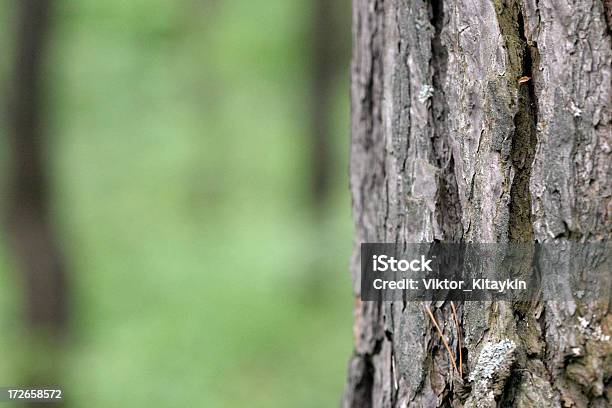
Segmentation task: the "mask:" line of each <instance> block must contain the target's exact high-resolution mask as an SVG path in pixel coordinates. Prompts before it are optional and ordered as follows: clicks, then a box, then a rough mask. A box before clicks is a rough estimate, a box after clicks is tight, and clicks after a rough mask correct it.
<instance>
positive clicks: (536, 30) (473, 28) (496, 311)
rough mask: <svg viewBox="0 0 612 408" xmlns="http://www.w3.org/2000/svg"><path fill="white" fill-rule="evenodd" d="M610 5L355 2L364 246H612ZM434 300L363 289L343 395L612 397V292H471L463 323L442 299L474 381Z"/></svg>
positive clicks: (575, 403)
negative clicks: (552, 297) (555, 242)
mask: <svg viewBox="0 0 612 408" xmlns="http://www.w3.org/2000/svg"><path fill="white" fill-rule="evenodd" d="M609 16H610V2H608V1H602V0H578V1H576V2H573V1H570V0H524V1H521V0H473V1H462V0H430V1H424V0H354V3H353V62H352V146H351V179H350V180H351V190H352V195H353V216H354V221H355V227H356V238H355V243H356V244H359V243H361V242H398V243H409V242H431V241H434V240H439V241H446V242H458V241H461V242H509V241H520V242H531V241H537V242H547V241H549V240H551V239H555V238H568V239H571V240H577V241H603V240H608V239H609V238H610V236H611V235H612V224H611V222H610V212H611V210H612V201H611V200H612V199H611V197H612V183H611V182H610V181H611V177H610V173H611V169H610V144H611V130H612V129H611V124H610V121H611V111H610V106H609V100H610V96H611V93H610V91H611V85H610V79H611V75H610V74H611V68H610V64H611V57H612V52H611V44H610V26H609V21H610V20H609V18H610V17H609ZM521 77H529V78H530V79H529V80H528V81H526V82H524V81H519V78H521ZM358 249H359V248H358V246H356V249H355V253H354V257H353V262H352V266H351V268H352V274H353V280H354V283H355V285H354V290H355V294H356V296H358V294H359V290H360V288H359V251H358ZM424 306H425V305H424V304H423V303H418V302H408V303H402V302H382V303H378V302H360V301H359V300H357V301H356V303H355V310H354V314H355V326H354V341H355V352H354V355H353V357H352V359H351V361H350V363H349V375H348V384H347V389H346V392H345V395H344V398H343V406H345V407H438V406H453V407H461V406H466V407H495V406H513V407H559V406H565V407H604V406H610V403H611V402H612V388H611V387H610V385H611V384H610V382H611V377H612V357H611V354H612V347H611V343H610V340H609V337H607V336H608V335H609V334H610V328H611V327H610V326H611V325H612V317H611V314H610V313H609V304H608V302H603V301H602V302H592V303H588V304H584V303H581V302H579V301H576V302H556V303H543V302H536V303H534V304H530V305H524V304H509V303H502V302H486V303H485V302H466V303H465V304H461V305H457V308H458V316H459V320H460V326H461V328H460V329H459V330H458V329H457V328H456V326H455V325H453V324H452V323H451V322H452V316H451V313H450V306H449V302H436V303H432V304H428V306H429V307H430V308H431V309H432V312H433V314H434V315H435V316H436V318H437V320H438V321H439V322H446V323H447V324H442V325H441V329H442V330H443V332H444V335H445V337H446V338H447V339H448V342H449V344H450V346H451V348H452V349H453V351H454V352H455V353H457V354H458V335H459V333H458V332H459V331H460V332H461V333H460V334H461V336H462V338H463V340H464V342H463V350H462V354H463V371H464V375H463V378H460V376H459V375H458V374H457V373H456V371H454V370H453V369H452V368H451V365H450V362H449V354H448V353H447V351H446V349H445V348H444V347H443V345H442V343H441V340H440V337H439V336H438V334H437V333H436V331H435V328H434V327H433V326H432V324H431V321H430V320H429V319H428V317H427V315H426V314H425V313H424ZM508 344H512V347H510V346H508ZM491 355H493V356H494V357H495V358H497V359H498V362H497V363H496V362H495V361H491ZM499 361H502V363H499ZM488 369H490V370H491V371H492V372H493V374H492V377H491V379H490V380H489V381H484V382H482V381H481V382H479V381H478V376H479V375H482V373H483V370H488Z"/></svg>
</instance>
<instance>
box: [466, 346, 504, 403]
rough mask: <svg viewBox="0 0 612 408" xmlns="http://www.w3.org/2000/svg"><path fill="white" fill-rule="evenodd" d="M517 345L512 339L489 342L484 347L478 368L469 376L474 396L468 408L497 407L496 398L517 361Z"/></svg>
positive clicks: (471, 397)
mask: <svg viewBox="0 0 612 408" xmlns="http://www.w3.org/2000/svg"><path fill="white" fill-rule="evenodd" d="M515 350H516V343H514V341H512V340H510V339H503V340H500V341H498V342H489V343H486V344H485V345H484V347H483V348H482V350H481V351H480V354H479V355H478V361H477V362H476V366H475V367H474V369H473V370H472V372H471V373H470V376H469V381H470V382H473V383H474V384H473V386H472V390H473V391H472V395H471V396H470V398H469V399H468V400H467V402H466V405H465V406H466V407H475V408H485V407H494V406H496V403H495V398H496V397H497V396H499V395H500V394H501V393H502V391H503V388H504V384H505V381H506V379H507V378H508V376H509V375H510V370H511V368H512V364H513V363H514V360H515Z"/></svg>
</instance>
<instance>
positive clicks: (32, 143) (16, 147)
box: [7, 0, 67, 337]
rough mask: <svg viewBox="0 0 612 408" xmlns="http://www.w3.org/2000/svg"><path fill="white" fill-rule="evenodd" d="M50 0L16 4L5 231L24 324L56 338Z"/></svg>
mask: <svg viewBox="0 0 612 408" xmlns="http://www.w3.org/2000/svg"><path fill="white" fill-rule="evenodd" d="M51 3H52V1H50V0H19V1H17V2H16V4H17V9H18V20H17V22H16V27H17V33H16V36H15V39H16V48H15V53H14V62H13V66H12V81H11V93H10V95H9V112H8V123H9V126H8V133H9V134H8V136H9V143H10V148H11V156H10V158H11V162H12V169H11V172H10V175H9V191H8V203H7V230H8V234H9V241H10V243H11V245H12V248H13V250H14V253H15V256H16V263H17V267H18V269H19V271H21V273H22V276H23V284H24V287H25V296H24V300H25V302H26V305H25V312H26V318H27V325H28V326H29V327H30V328H31V329H32V330H33V331H34V332H35V333H37V334H39V335H43V334H44V335H46V336H51V337H57V336H59V335H60V334H61V332H62V331H63V329H64V326H65V324H66V315H67V310H66V277H65V272H64V266H63V261H62V256H61V254H60V250H59V248H58V245H57V242H56V241H55V235H54V233H53V228H52V226H51V222H50V220H49V194H48V190H49V185H48V184H49V182H48V169H47V164H46V162H45V156H46V155H45V144H44V133H45V128H46V127H47V126H48V123H47V122H46V120H45V117H44V114H43V104H44V95H43V88H44V85H43V82H44V75H43V72H44V71H43V66H44V57H45V51H46V43H47V40H48V37H49V23H50V13H51Z"/></svg>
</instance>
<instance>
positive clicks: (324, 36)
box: [310, 0, 338, 208]
mask: <svg viewBox="0 0 612 408" xmlns="http://www.w3.org/2000/svg"><path fill="white" fill-rule="evenodd" d="M313 7H314V12H313V13H312V22H311V41H312V59H311V61H312V69H311V72H312V85H311V92H310V112H311V113H310V120H311V133H312V153H311V158H312V159H311V162H310V163H311V169H312V199H313V204H314V207H315V208H320V207H322V206H323V205H324V203H325V202H326V201H327V197H328V195H329V190H330V188H329V187H330V175H331V169H330V167H331V159H330V156H331V154H330V153H331V152H330V150H331V146H330V144H331V143H330V142H331V140H330V139H331V110H332V109H331V108H332V106H331V105H332V104H331V102H332V100H331V99H332V94H333V78H334V76H335V74H336V71H337V68H338V66H337V64H334V51H335V50H334V48H335V45H336V44H337V42H335V41H334V40H335V39H336V37H335V36H334V35H333V34H334V24H333V23H334V14H333V11H334V4H333V2H329V1H326V0H315V1H314V3H313Z"/></svg>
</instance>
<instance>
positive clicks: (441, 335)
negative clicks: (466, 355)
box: [425, 305, 459, 372]
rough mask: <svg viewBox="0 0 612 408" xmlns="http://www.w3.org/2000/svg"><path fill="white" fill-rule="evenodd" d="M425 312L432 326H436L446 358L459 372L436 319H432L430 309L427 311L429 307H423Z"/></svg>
mask: <svg viewBox="0 0 612 408" xmlns="http://www.w3.org/2000/svg"><path fill="white" fill-rule="evenodd" d="M425 310H426V311H427V314H428V315H429V318H430V319H431V321H432V322H433V324H434V326H436V330H438V334H439V335H440V338H441V339H442V343H443V344H444V347H446V351H447V352H448V356H449V358H450V361H451V363H452V364H453V367H454V368H455V370H456V371H457V372H459V370H458V369H457V363H456V362H455V357H454V356H453V353H452V351H451V349H450V346H449V345H448V342H447V341H446V339H445V338H444V335H443V334H442V330H441V329H440V326H439V325H438V322H437V321H436V318H435V317H434V315H433V313H431V309H429V306H427V305H425Z"/></svg>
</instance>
